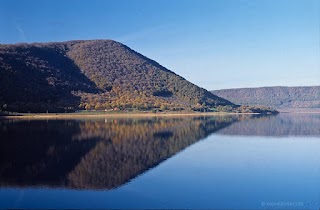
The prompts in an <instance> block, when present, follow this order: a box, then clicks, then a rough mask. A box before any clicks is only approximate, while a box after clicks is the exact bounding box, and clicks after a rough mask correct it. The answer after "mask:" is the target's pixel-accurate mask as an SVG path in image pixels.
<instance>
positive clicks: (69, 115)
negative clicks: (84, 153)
mask: <svg viewBox="0 0 320 210" xmlns="http://www.w3.org/2000/svg"><path fill="white" fill-rule="evenodd" d="M257 114H259V113H227V112H211V113H208V112H207V113H192V112H191V113H188V112H186V113H173V112H171V113H170V112H169V113H111V114H78V113H66V114H65V113H58V114H47V113H44V114H26V115H10V116H0V119H81V118H149V117H192V116H223V115H257Z"/></svg>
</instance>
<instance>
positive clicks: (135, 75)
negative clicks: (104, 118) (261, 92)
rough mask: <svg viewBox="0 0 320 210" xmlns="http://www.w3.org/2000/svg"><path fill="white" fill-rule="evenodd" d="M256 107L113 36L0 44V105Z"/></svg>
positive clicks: (30, 108)
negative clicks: (199, 83)
mask: <svg viewBox="0 0 320 210" xmlns="http://www.w3.org/2000/svg"><path fill="white" fill-rule="evenodd" d="M113 109H117V110H119V109H138V110H154V111H163V110H172V111H181V110H190V111H191V110H193V111H228V112H261V113H268V112H270V111H272V110H268V109H265V108H263V107H262V108H261V107H253V108H252V107H240V106H238V105H235V104H233V103H231V102H230V101H228V100H226V99H224V98H221V97H219V96H216V95H214V94H213V93H211V92H209V91H207V90H206V89H204V88H201V87H199V86H197V85H195V84H193V83H191V82H189V81H187V80H186V79H185V78H183V77H181V76H180V75H177V74H176V73H174V72H173V71H171V70H169V69H167V68H165V67H164V66H162V65H160V64H159V63H157V62H156V61H154V60H152V59H150V58H147V57H146V56H144V55H142V54H140V53H138V52H136V51H134V50H132V49H131V48H129V47H128V46H126V45H124V44H122V43H120V42H116V41H113V40H107V39H106V40H101V39H100V40H73V41H66V42H48V43H19V44H3V45H0V111H1V110H2V111H14V112H73V111H77V110H113Z"/></svg>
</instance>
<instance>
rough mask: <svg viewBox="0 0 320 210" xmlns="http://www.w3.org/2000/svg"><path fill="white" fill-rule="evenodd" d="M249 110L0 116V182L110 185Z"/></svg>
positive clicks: (159, 161)
mask: <svg viewBox="0 0 320 210" xmlns="http://www.w3.org/2000/svg"><path fill="white" fill-rule="evenodd" d="M247 118H250V116H241V117H235V116H217V117H198V118H190V117H185V118H175V119H173V118H154V119H103V120H99V119H98V120H97V119H95V120H52V121H51V120H50V121H41V120H33V121H20V120H18V121H17V120H3V121H0V185H1V186H10V187H12V186H18V187H21V186H43V185H46V186H50V187H64V188H76V189H112V188H116V187H119V186H121V185H123V184H124V183H126V182H128V181H129V180H130V179H132V178H134V177H136V176H138V175H139V174H141V173H143V172H145V171H146V170H148V169H150V168H152V167H154V166H156V165H158V164H159V163H161V162H162V161H164V160H166V159H167V158H170V157H171V156H173V155H175V154H176V153H178V152H180V151H181V150H183V149H185V148H186V147H188V146H190V145H192V144H194V143H195V142H197V141H199V140H200V139H203V138H205V137H207V136H208V135H210V134H211V133H214V132H216V131H218V130H220V129H222V128H225V127H227V126H229V125H231V124H232V123H234V122H236V121H243V120H246V119H247Z"/></svg>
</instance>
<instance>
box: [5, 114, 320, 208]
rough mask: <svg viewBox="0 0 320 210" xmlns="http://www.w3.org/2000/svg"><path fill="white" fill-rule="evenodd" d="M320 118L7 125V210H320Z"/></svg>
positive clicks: (13, 122)
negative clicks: (53, 209) (85, 209)
mask: <svg viewBox="0 0 320 210" xmlns="http://www.w3.org/2000/svg"><path fill="white" fill-rule="evenodd" d="M319 125H320V114H295V115H290V114H280V115H277V116H249V115H244V116H216V117H184V118H146V119H78V120H48V121H45V120H44V121H43V120H31V121H26V120H1V121H0V208H64V209H66V208H112V209H127V208H129V209H130V208H132V209H137V208H148V209H150V208H151V209H155V208H157V209H159V208H167V209H173V208H174V209H183V208H188V209H319V207H320V203H319V202H320V154H319V151H320V126H319Z"/></svg>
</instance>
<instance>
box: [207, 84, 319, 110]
mask: <svg viewBox="0 0 320 210" xmlns="http://www.w3.org/2000/svg"><path fill="white" fill-rule="evenodd" d="M212 93H214V94H216V95H218V96H220V97H223V98H225V99H227V100H230V101H231V102H233V103H236V104H242V105H251V106H268V107H272V108H275V109H280V110H293V109H304V110H311V109H320V86H308V87H261V88H239V89H225V90H214V91H212Z"/></svg>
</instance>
